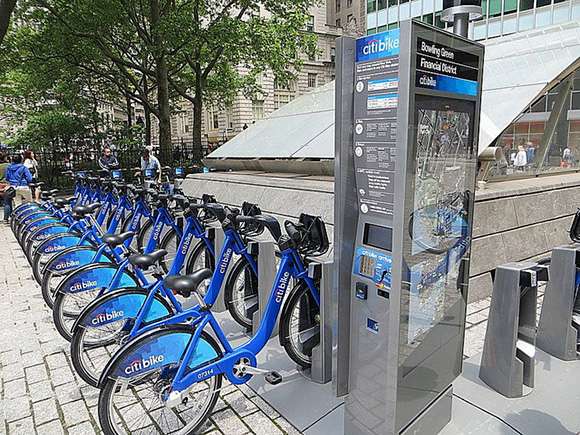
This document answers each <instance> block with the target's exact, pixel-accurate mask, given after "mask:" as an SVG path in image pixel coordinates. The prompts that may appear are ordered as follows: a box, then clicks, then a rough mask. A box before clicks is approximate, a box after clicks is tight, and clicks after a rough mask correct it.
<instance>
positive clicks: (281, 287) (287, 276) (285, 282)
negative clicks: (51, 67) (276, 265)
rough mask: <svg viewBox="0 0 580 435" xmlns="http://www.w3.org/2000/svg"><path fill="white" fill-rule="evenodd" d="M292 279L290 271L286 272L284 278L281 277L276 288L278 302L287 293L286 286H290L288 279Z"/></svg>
mask: <svg viewBox="0 0 580 435" xmlns="http://www.w3.org/2000/svg"><path fill="white" fill-rule="evenodd" d="M289 279H290V273H289V272H284V275H282V278H280V284H279V285H278V288H277V289H276V302H277V303H281V302H282V299H284V293H286V288H287V287H288V280H289Z"/></svg>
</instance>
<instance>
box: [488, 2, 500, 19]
mask: <svg viewBox="0 0 580 435" xmlns="http://www.w3.org/2000/svg"><path fill="white" fill-rule="evenodd" d="M499 15H501V0H490V2H489V16H490V17H497V16H499Z"/></svg>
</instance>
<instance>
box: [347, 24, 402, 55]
mask: <svg viewBox="0 0 580 435" xmlns="http://www.w3.org/2000/svg"><path fill="white" fill-rule="evenodd" d="M400 34H401V32H400V30H399V29H395V30H390V31H388V32H383V33H379V34H378V35H372V36H367V37H366V38H361V39H357V41H356V61H357V62H365V61H367V60H375V59H381V58H383V57H388V56H395V55H398V54H399V46H400V43H401V39H400Z"/></svg>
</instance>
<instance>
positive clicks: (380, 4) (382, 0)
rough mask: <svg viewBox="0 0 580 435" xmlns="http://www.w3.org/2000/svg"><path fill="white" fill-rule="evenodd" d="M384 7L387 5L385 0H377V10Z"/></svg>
mask: <svg viewBox="0 0 580 435" xmlns="http://www.w3.org/2000/svg"><path fill="white" fill-rule="evenodd" d="M386 7H387V0H379V5H378V8H379V10H381V9H386Z"/></svg>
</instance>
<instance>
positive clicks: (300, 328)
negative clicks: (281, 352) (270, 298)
mask: <svg viewBox="0 0 580 435" xmlns="http://www.w3.org/2000/svg"><path fill="white" fill-rule="evenodd" d="M280 343H281V344H282V346H284V349H285V350H286V353H287V354H288V356H289V357H290V358H291V359H292V360H293V361H294V362H295V363H296V364H299V365H300V366H302V367H304V368H308V367H310V366H311V364H312V349H314V347H316V346H317V345H318V344H319V343H320V308H319V307H318V304H317V303H316V301H315V300H314V297H313V296H312V292H311V291H310V288H309V287H308V285H306V283H304V282H299V283H298V284H297V285H296V286H294V288H293V289H292V291H291V293H290V295H289V296H288V300H287V301H286V303H285V305H284V310H283V311H282V316H281V317H280Z"/></svg>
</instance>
